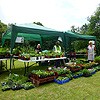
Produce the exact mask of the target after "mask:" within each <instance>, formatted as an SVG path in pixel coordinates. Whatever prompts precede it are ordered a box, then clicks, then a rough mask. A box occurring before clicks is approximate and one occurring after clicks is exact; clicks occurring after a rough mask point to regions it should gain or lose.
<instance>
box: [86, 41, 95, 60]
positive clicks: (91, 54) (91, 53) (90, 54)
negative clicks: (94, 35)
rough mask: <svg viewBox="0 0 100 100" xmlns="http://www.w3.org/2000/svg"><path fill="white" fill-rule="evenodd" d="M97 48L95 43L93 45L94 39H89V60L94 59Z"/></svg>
mask: <svg viewBox="0 0 100 100" xmlns="http://www.w3.org/2000/svg"><path fill="white" fill-rule="evenodd" d="M95 50H96V48H95V45H93V43H92V41H89V45H88V47H87V54H88V61H89V62H91V61H94V55H95V53H94V51H95Z"/></svg>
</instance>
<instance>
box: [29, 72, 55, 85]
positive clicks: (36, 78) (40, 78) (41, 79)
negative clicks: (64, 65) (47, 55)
mask: <svg viewBox="0 0 100 100" xmlns="http://www.w3.org/2000/svg"><path fill="white" fill-rule="evenodd" d="M55 78H56V75H55V72H53V71H45V70H33V71H32V72H31V74H30V75H29V79H30V81H32V82H33V83H35V85H39V84H40V83H45V82H49V81H53V80H54V79H55Z"/></svg>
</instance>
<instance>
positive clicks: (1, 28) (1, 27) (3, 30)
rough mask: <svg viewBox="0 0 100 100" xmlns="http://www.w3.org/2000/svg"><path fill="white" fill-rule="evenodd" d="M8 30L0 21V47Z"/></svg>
mask: <svg viewBox="0 0 100 100" xmlns="http://www.w3.org/2000/svg"><path fill="white" fill-rule="evenodd" d="M6 30H7V25H6V24H4V23H2V22H1V20H0V45H1V38H2V34H3V33H4V32H5V31H6Z"/></svg>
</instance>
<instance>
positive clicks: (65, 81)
mask: <svg viewBox="0 0 100 100" xmlns="http://www.w3.org/2000/svg"><path fill="white" fill-rule="evenodd" d="M69 81H70V79H66V80H57V79H54V82H56V83H58V84H64V83H67V82H69Z"/></svg>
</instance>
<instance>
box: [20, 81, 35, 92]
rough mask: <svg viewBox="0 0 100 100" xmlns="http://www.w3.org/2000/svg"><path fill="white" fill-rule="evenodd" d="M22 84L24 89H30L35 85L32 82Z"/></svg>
mask: <svg viewBox="0 0 100 100" xmlns="http://www.w3.org/2000/svg"><path fill="white" fill-rule="evenodd" d="M22 86H23V88H24V89H25V90H29V89H32V88H34V87H35V86H34V84H32V82H26V83H24V84H22Z"/></svg>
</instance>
